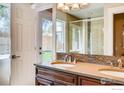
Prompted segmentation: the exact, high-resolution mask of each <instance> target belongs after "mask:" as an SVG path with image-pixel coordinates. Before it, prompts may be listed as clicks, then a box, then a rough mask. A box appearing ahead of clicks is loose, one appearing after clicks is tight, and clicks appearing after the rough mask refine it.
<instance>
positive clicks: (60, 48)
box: [56, 20, 65, 52]
mask: <svg viewBox="0 0 124 93" xmlns="http://www.w3.org/2000/svg"><path fill="white" fill-rule="evenodd" d="M56 51H57V52H65V22H64V21H62V20H57V21H56Z"/></svg>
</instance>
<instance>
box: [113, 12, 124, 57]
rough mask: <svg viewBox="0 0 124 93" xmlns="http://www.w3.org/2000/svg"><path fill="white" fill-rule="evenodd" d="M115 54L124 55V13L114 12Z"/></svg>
mask: <svg viewBox="0 0 124 93" xmlns="http://www.w3.org/2000/svg"><path fill="white" fill-rule="evenodd" d="M113 18H114V19H113V20H114V24H113V25H114V39H113V40H114V46H113V47H114V56H124V13H119V14H114V16H113Z"/></svg>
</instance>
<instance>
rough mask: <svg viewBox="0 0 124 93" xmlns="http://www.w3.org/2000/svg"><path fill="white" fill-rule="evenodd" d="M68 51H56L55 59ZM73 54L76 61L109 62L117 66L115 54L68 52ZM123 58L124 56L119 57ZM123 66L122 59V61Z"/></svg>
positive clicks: (61, 58) (104, 63)
mask: <svg viewBox="0 0 124 93" xmlns="http://www.w3.org/2000/svg"><path fill="white" fill-rule="evenodd" d="M66 54H68V53H57V60H63V59H64V56H65V55H66ZM69 54H71V55H73V56H74V57H75V58H76V59H77V61H79V62H89V63H94V64H101V65H110V62H112V63H113V64H114V66H117V65H118V64H117V60H118V58H119V57H116V56H105V55H89V54H78V53H69ZM121 58H122V59H124V57H121ZM123 67H124V61H123Z"/></svg>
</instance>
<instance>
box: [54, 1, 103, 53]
mask: <svg viewBox="0 0 124 93" xmlns="http://www.w3.org/2000/svg"><path fill="white" fill-rule="evenodd" d="M103 16H104V7H103V4H95V3H93V4H88V5H87V6H86V7H84V8H81V9H75V10H68V11H62V10H60V9H57V13H56V37H57V39H56V51H57V52H67V53H69V52H74V53H82V54H95V55H103V54H104V32H103V27H104V19H103Z"/></svg>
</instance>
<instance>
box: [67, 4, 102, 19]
mask: <svg viewBox="0 0 124 93" xmlns="http://www.w3.org/2000/svg"><path fill="white" fill-rule="evenodd" d="M66 13H69V14H71V15H73V16H76V17H78V18H81V19H84V18H94V17H102V16H103V15H104V4H103V3H90V4H89V5H88V6H86V7H84V8H83V9H80V10H71V11H68V12H66Z"/></svg>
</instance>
